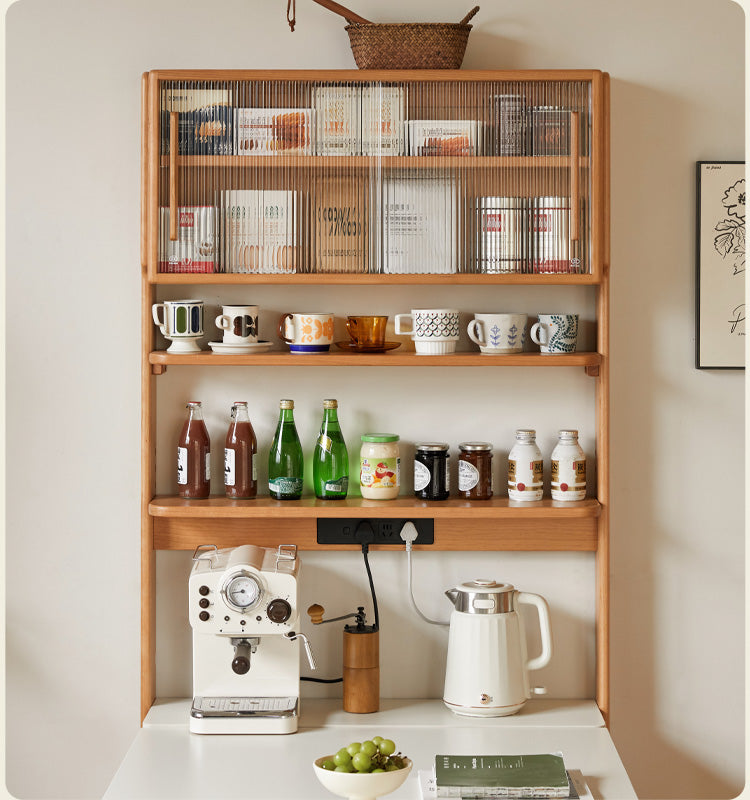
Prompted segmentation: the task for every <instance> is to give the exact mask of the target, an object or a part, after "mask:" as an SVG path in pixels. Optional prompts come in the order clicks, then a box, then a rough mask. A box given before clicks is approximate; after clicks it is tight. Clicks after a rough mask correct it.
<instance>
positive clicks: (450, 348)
mask: <svg viewBox="0 0 750 800" xmlns="http://www.w3.org/2000/svg"><path fill="white" fill-rule="evenodd" d="M406 319H408V320H409V321H410V322H411V329H410V330H404V329H402V327H401V321H402V320H406ZM458 330H459V323H458V311H457V310H456V309H455V308H413V309H412V310H411V313H409V314H396V333H397V334H399V335H400V336H411V338H412V340H413V341H414V349H415V350H416V351H417V353H419V354H420V355H429V356H438V355H444V354H445V353H453V352H455V350H456V342H457V341H458Z"/></svg>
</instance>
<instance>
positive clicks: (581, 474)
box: [551, 458, 586, 501]
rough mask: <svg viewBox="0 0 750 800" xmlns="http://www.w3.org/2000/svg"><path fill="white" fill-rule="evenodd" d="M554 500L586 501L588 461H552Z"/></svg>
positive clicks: (583, 459) (582, 459)
mask: <svg viewBox="0 0 750 800" xmlns="http://www.w3.org/2000/svg"><path fill="white" fill-rule="evenodd" d="M551 474H552V499H553V500H569V501H572V500H585V499H586V459H585V458H581V459H576V460H575V461H573V460H572V459H571V460H568V459H564V460H563V459H553V460H552V470H551Z"/></svg>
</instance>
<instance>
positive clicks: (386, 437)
mask: <svg viewBox="0 0 750 800" xmlns="http://www.w3.org/2000/svg"><path fill="white" fill-rule="evenodd" d="M362 441H363V442H397V441H398V434H397V433H363V434H362Z"/></svg>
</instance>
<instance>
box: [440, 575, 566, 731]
mask: <svg viewBox="0 0 750 800" xmlns="http://www.w3.org/2000/svg"><path fill="white" fill-rule="evenodd" d="M445 594H446V596H447V597H448V598H449V599H450V600H451V602H452V603H453V606H454V608H453V611H452V612H451V618H450V630H449V634H448V659H447V663H446V668H445V691H444V692H443V702H444V703H445V705H446V706H447V707H448V708H449V709H450V710H451V711H453V712H455V713H456V714H462V715H465V716H469V717H503V716H507V715H508V714H515V713H516V712H518V711H520V710H521V708H522V707H523V705H524V703H525V702H526V700H527V699H528V698H529V697H531V695H532V693H533V694H544V693H545V691H546V690H545V689H543V688H534V689H531V688H530V687H529V671H530V670H533V669H540V668H541V667H544V666H546V665H547V664H548V663H549V660H550V657H551V656H552V634H551V632H550V624H549V608H548V607H547V601H546V600H545V599H544V598H543V597H541V596H540V595H538V594H531V593H530V592H518V591H516V590H515V589H514V588H513V586H512V585H511V584H509V583H496V582H495V581H493V580H486V579H483V578H477V579H476V580H474V581H469V582H467V583H461V584H459V585H458V586H456V588H455V589H449V590H448V591H447V592H446V593H445ZM522 603H528V604H530V605H533V606H535V607H536V610H537V613H538V615H539V626H540V630H541V638H542V652H541V654H540V655H538V656H537V657H536V658H532V659H529V658H528V655H527V651H526V634H525V631H524V627H523V621H522V619H521V617H520V615H519V614H518V611H517V609H518V607H519V605H520V604H522Z"/></svg>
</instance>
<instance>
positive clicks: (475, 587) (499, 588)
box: [456, 578, 513, 594]
mask: <svg viewBox="0 0 750 800" xmlns="http://www.w3.org/2000/svg"><path fill="white" fill-rule="evenodd" d="M456 591H458V592H491V593H493V594H501V593H502V592H512V591H513V584H510V583H498V582H497V581H494V580H492V579H491V578H475V579H474V580H473V581H465V582H464V583H460V584H459V585H458V586H456Z"/></svg>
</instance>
